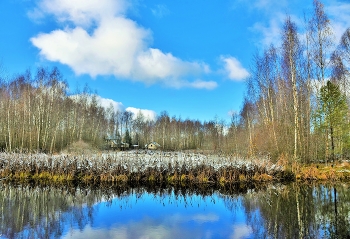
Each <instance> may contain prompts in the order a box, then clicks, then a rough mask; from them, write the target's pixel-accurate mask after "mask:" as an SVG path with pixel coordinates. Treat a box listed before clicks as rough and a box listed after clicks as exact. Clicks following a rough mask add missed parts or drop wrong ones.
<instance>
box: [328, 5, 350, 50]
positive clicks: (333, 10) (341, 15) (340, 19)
mask: <svg viewBox="0 0 350 239" xmlns="http://www.w3.org/2000/svg"><path fill="white" fill-rule="evenodd" d="M325 12H326V14H328V15H329V18H330V19H331V25H332V27H333V33H334V36H335V40H336V44H338V43H339V41H340V38H341V36H342V35H343V33H344V32H345V30H346V29H347V28H348V27H349V26H350V3H348V2H341V1H332V2H331V3H330V5H328V6H325Z"/></svg>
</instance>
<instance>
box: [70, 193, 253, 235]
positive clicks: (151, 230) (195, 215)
mask: <svg viewBox="0 0 350 239" xmlns="http://www.w3.org/2000/svg"><path fill="white" fill-rule="evenodd" d="M94 207H95V208H94V210H93V211H94V214H93V223H92V225H91V224H89V225H87V226H86V227H84V228H83V229H82V230H80V229H78V228H77V227H74V226H73V229H70V230H69V229H67V231H66V233H65V235H64V238H74V239H77V238H101V239H102V238H122V239H123V238H142V239H146V238H152V239H153V238H181V239H185V238H251V237H252V235H251V228H250V227H249V226H248V225H247V224H246V218H245V213H244V211H243V210H244V209H243V208H242V207H241V203H240V200H237V207H235V212H234V213H233V212H231V211H230V210H228V209H227V207H225V204H224V201H223V200H222V199H221V198H220V197H218V195H216V194H213V195H212V196H210V197H204V198H203V197H202V196H196V195H188V196H185V197H184V196H180V197H178V198H176V197H175V195H173V194H172V195H162V196H160V195H154V194H148V193H143V194H141V195H136V194H131V195H129V196H127V197H124V198H115V199H113V200H112V202H101V203H100V204H97V205H95V206H94ZM68 230H69V231H68Z"/></svg>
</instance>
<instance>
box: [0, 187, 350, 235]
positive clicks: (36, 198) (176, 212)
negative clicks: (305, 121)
mask: <svg viewBox="0 0 350 239" xmlns="http://www.w3.org/2000/svg"><path fill="white" fill-rule="evenodd" d="M349 186H350V184H336V185H321V184H316V185H306V184H302V185H300V184H296V183H293V184H288V185H283V184H269V185H260V186H258V187H257V186H253V185H251V186H249V187H248V186H246V185H234V186H232V187H228V188H227V187H226V188H216V189H206V188H198V187H197V188H195V189H193V188H192V189H190V188H185V187H175V188H174V187H167V188H166V187H134V188H132V187H121V186H119V187H118V186H110V187H99V188H93V187H85V188H82V187H70V186H65V187H42V186H41V187H38V186H30V185H26V186H24V185H7V184H0V188H1V191H0V210H1V212H0V213H1V214H0V216H1V217H0V225H1V228H0V234H1V236H0V238H101V239H102V238H181V239H185V238H348V237H350V192H349Z"/></svg>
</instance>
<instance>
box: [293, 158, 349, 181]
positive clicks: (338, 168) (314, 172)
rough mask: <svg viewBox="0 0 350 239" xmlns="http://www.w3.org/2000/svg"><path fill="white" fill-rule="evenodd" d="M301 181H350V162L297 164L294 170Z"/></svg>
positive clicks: (297, 178)
mask: <svg viewBox="0 0 350 239" xmlns="http://www.w3.org/2000/svg"><path fill="white" fill-rule="evenodd" d="M293 171H294V172H295V178H296V180H300V181H349V180H350V163H349V162H337V163H334V164H333V163H328V164H324V163H322V164H310V165H297V166H296V167H295V169H294V170H293Z"/></svg>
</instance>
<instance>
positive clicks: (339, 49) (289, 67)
mask: <svg viewBox="0 0 350 239" xmlns="http://www.w3.org/2000/svg"><path fill="white" fill-rule="evenodd" d="M313 7H314V9H313V15H312V16H311V18H309V19H308V18H307V17H305V27H304V29H303V30H304V31H302V32H301V33H300V32H299V31H298V27H297V25H296V24H295V23H294V22H293V21H292V20H291V18H290V17H286V20H285V22H284V26H283V29H282V32H281V45H280V46H278V47H276V46H273V45H271V46H270V47H269V48H267V49H265V50H264V51H263V52H262V53H261V52H260V53H256V55H255V56H254V59H253V66H252V71H251V72H252V75H251V77H250V79H249V80H248V93H247V95H246V97H245V101H244V104H243V107H242V110H241V112H240V115H239V116H240V124H239V130H240V131H244V132H245V133H244V134H243V135H244V136H245V142H246V144H245V146H244V148H247V149H248V152H247V153H249V154H256V153H257V152H259V151H260V152H262V151H266V152H269V153H270V154H271V155H272V156H274V157H276V158H277V157H279V156H280V155H282V154H285V155H289V156H290V157H289V158H293V159H295V160H297V159H298V160H301V161H303V162H308V161H310V160H311V159H334V158H335V157H336V156H345V155H348V154H349V147H350V144H349V119H350V118H349V107H348V100H347V99H348V98H347V96H348V93H349V84H348V82H349V71H348V68H347V67H348V66H349V64H350V58H349V56H350V28H349V29H347V30H346V32H345V33H344V34H343V36H342V38H341V41H340V43H339V44H338V45H337V44H336V43H335V42H334V40H333V39H334V36H333V31H332V27H331V22H330V20H329V18H328V17H327V15H326V13H325V11H324V6H323V5H322V3H321V2H320V1H318V0H314V2H313ZM240 142H242V141H240Z"/></svg>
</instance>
